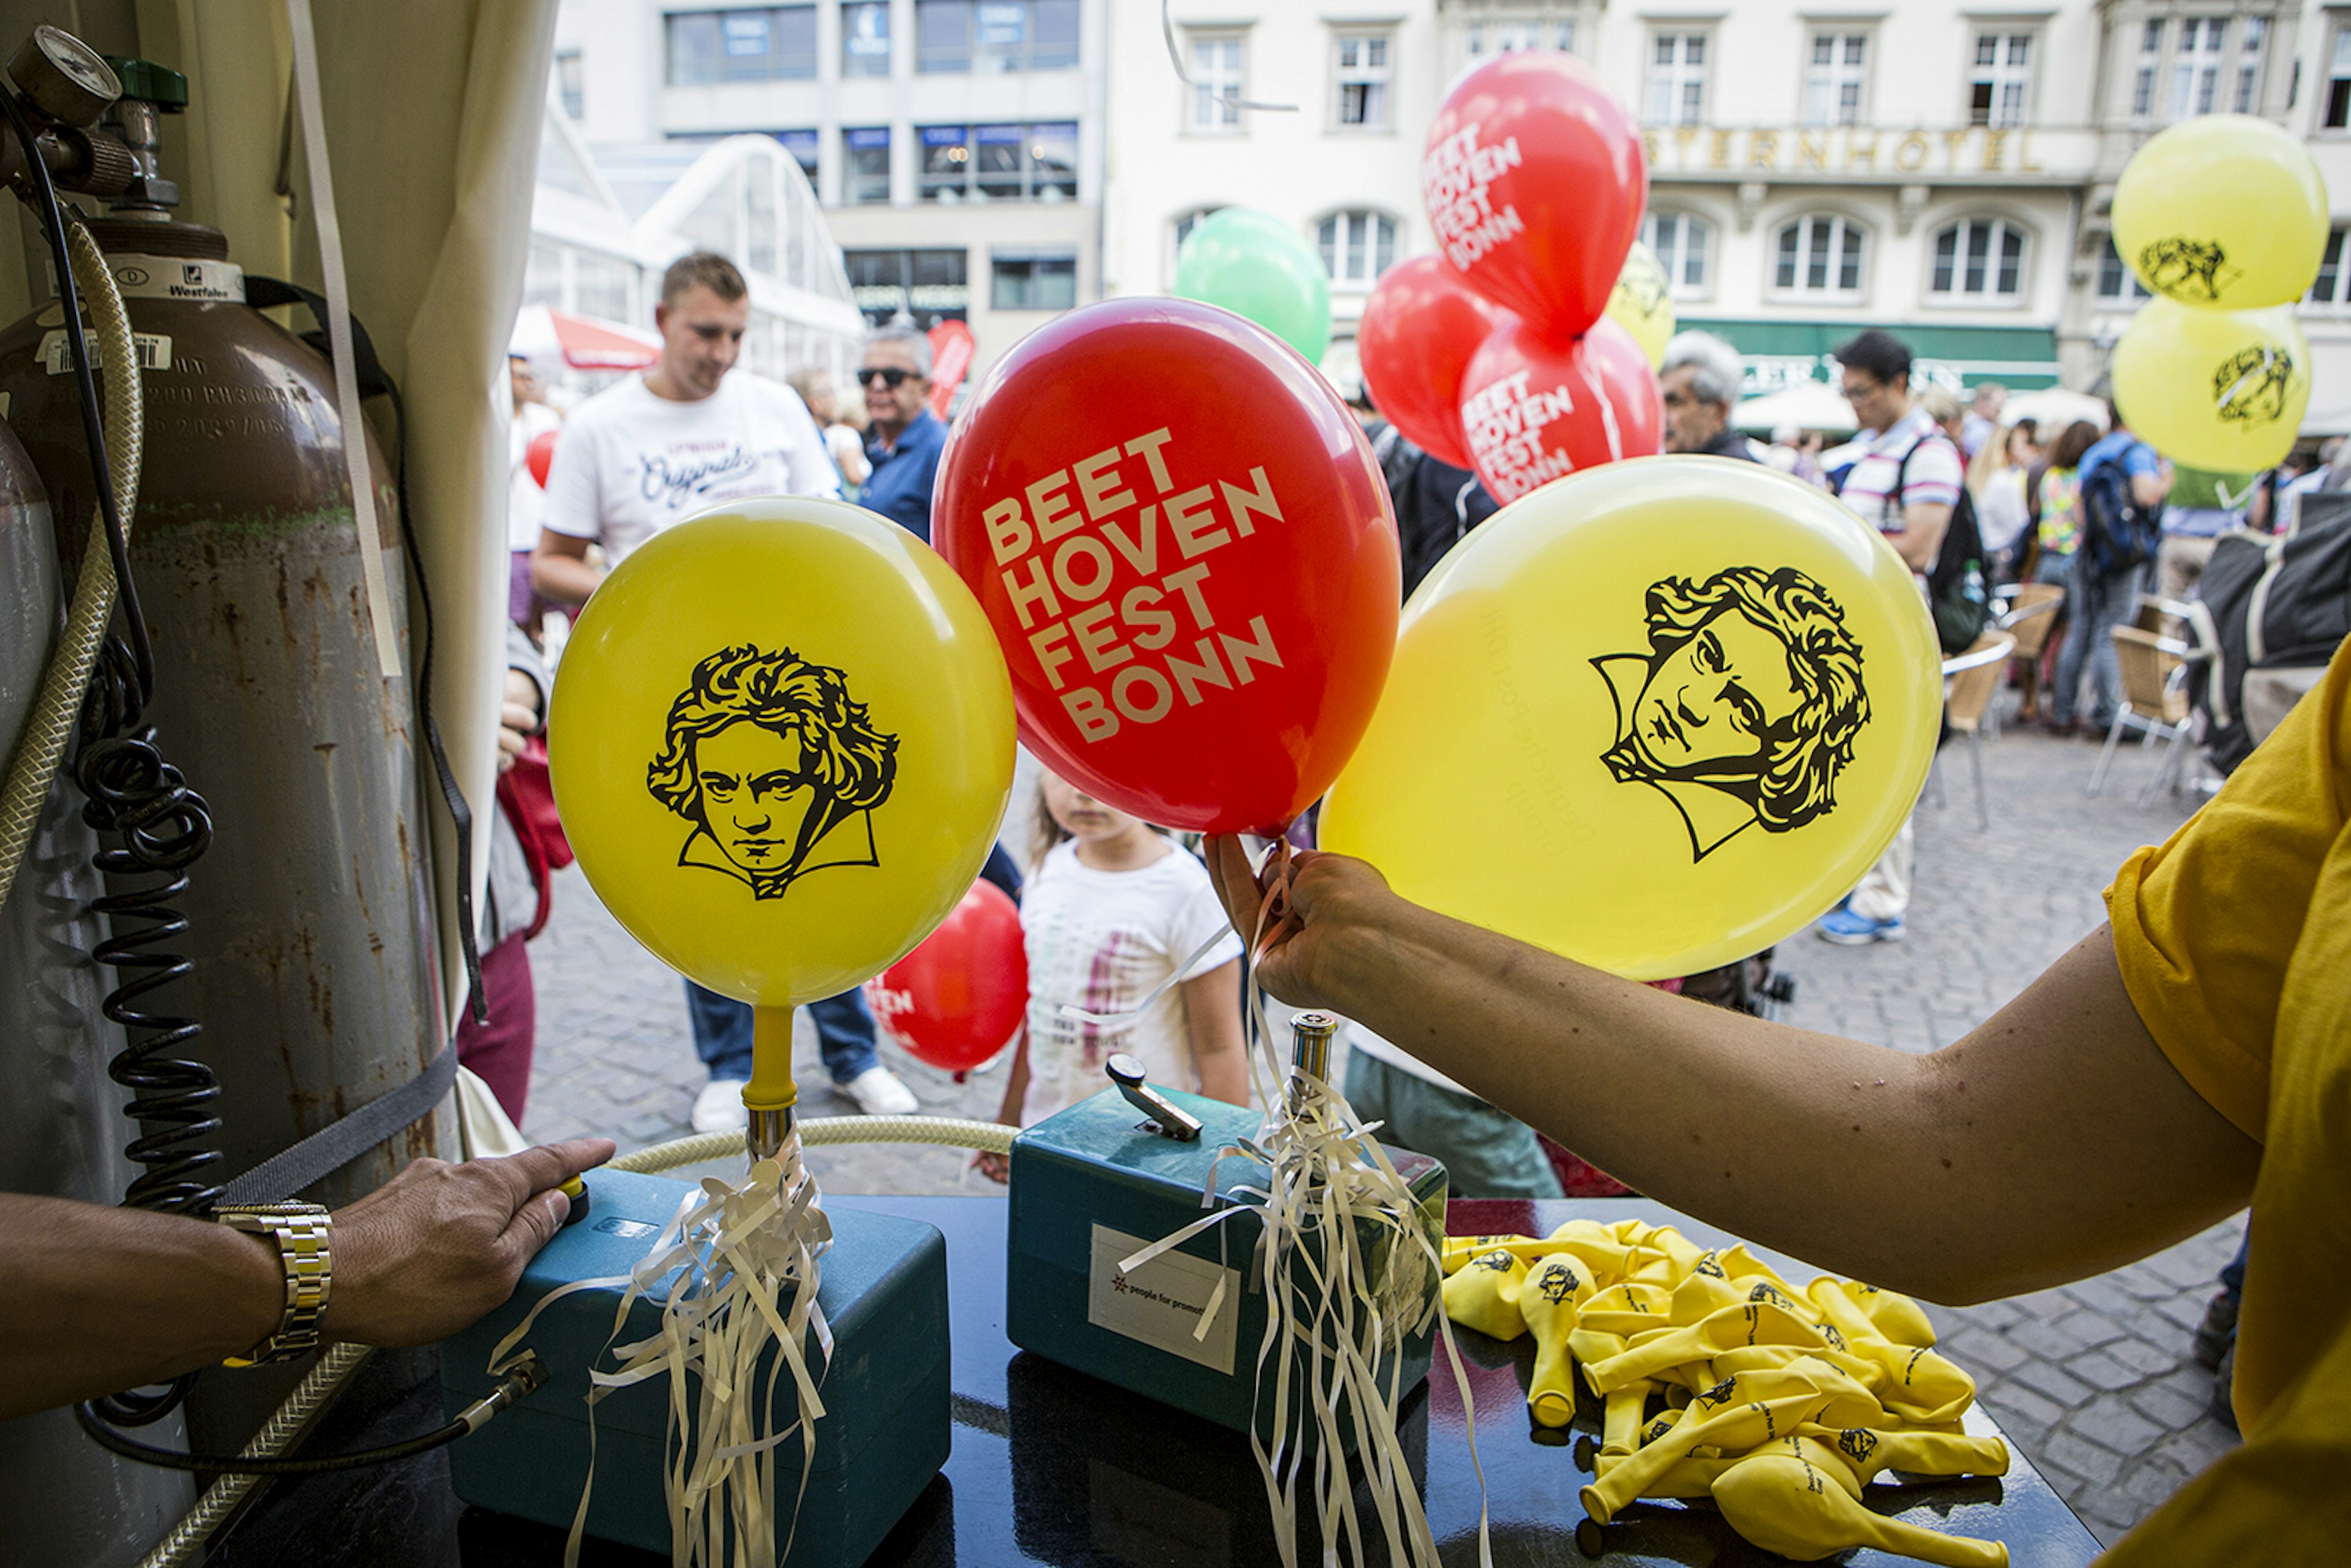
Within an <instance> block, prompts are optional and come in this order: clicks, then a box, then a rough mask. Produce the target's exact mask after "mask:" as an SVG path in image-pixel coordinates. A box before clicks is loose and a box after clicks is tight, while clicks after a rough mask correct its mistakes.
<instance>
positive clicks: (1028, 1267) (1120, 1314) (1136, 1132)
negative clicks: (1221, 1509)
mask: <svg viewBox="0 0 2351 1568" xmlns="http://www.w3.org/2000/svg"><path fill="white" fill-rule="evenodd" d="M1159 1092H1161V1093H1163V1094H1165V1095H1166V1096H1167V1097H1168V1098H1169V1099H1170V1100H1172V1101H1174V1102H1175V1103H1176V1104H1177V1105H1179V1106H1181V1107H1182V1108H1183V1109H1185V1110H1186V1111H1188V1112H1190V1113H1192V1114H1193V1115H1195V1116H1197V1117H1198V1118H1199V1119H1200V1120H1201V1122H1202V1123H1203V1124H1204V1126H1203V1129H1202V1131H1201V1134H1200V1137H1199V1140H1198V1141H1197V1142H1196V1143H1188V1144H1185V1143H1177V1142H1175V1141H1174V1140H1172V1139H1169V1138H1164V1137H1161V1136H1159V1135H1158V1134H1155V1133H1153V1132H1151V1131H1149V1130H1148V1129H1147V1127H1146V1126H1145V1124H1144V1123H1143V1121H1142V1118H1141V1115H1140V1113H1138V1112H1137V1111H1136V1110H1135V1108H1134V1106H1133V1105H1132V1104H1130V1103H1127V1101H1126V1100H1125V1099H1124V1098H1123V1096H1121V1095H1120V1094H1118V1093H1117V1092H1114V1091H1113V1092H1104V1093H1101V1094H1097V1095H1095V1096H1094V1097H1093V1098H1092V1099H1090V1100H1086V1101H1082V1102H1081V1103H1078V1104H1075V1105H1072V1106H1071V1107H1070V1108H1069V1109H1068V1110H1066V1111H1063V1112H1061V1113H1059V1114H1058V1115H1054V1116H1050V1117H1048V1118H1047V1119H1045V1120H1044V1121H1042V1122H1040V1123H1038V1124H1037V1125H1035V1126H1034V1127H1031V1128H1029V1130H1028V1131H1026V1132H1024V1133H1022V1134H1020V1135H1019V1137H1018V1138H1016V1139H1015V1140H1013V1144H1012V1186H1011V1213H1010V1216H1009V1228H1010V1237H1009V1255H1008V1259H1007V1262H1006V1302H1005V1333H1006V1334H1007V1336H1008V1337H1009V1338H1010V1339H1011V1341H1012V1343H1015V1344H1017V1345H1019V1346H1020V1347H1021V1348H1022V1349H1023V1350H1031V1351H1034V1352H1036V1353H1037V1354H1039V1355H1042V1356H1048V1357H1050V1358H1051V1359H1052V1360H1054V1361H1058V1362H1060V1363H1061V1364H1062V1365H1064V1366H1071V1367H1075V1368H1076V1369H1077V1370H1079V1371H1081V1372H1085V1373H1091V1374H1092V1375H1094V1376H1096V1377H1099V1378H1102V1379H1103V1380H1104V1381H1106V1382H1110V1383H1114V1384H1116V1385H1119V1386H1120V1387H1122V1388H1128V1389H1132V1390H1134V1392H1135V1393H1137V1394H1143V1395H1147V1396H1150V1397H1152V1398H1154V1399H1157V1400H1161V1401H1163V1402H1165V1403H1166V1404H1169V1405H1172V1406H1175V1407H1176V1408H1177V1409H1180V1410H1188V1411H1190V1412H1192V1413H1193V1414H1194V1415H1196V1416H1203V1417H1205V1418H1207V1419H1208V1420H1210V1421H1214V1422H1217V1423H1218V1424H1219V1425H1221V1426H1225V1427H1232V1428H1233V1429H1235V1430H1236V1431H1247V1430H1249V1427H1250V1426H1251V1424H1252V1423H1253V1422H1254V1423H1255V1424H1256V1426H1257V1427H1258V1429H1259V1433H1260V1435H1264V1436H1269V1437H1270V1433H1271V1427H1272V1420H1271V1405H1272V1388H1271V1385H1272V1382H1273V1379H1272V1378H1271V1376H1270V1375H1269V1376H1268V1377H1267V1379H1266V1384H1267V1387H1266V1389H1265V1390H1264V1391H1263V1397H1260V1396H1259V1389H1258V1386H1257V1384H1258V1378H1257V1354H1258V1347H1259V1343H1260V1341H1261V1340H1262V1339H1263V1336H1264V1333H1265V1297H1264V1294H1263V1293H1262V1291H1261V1289H1260V1288H1259V1280H1258V1276H1257V1274H1256V1272H1255V1270H1253V1269H1252V1267H1251V1261H1252V1259H1253V1257H1254V1255H1255V1249H1256V1247H1257V1243H1258V1238H1259V1235H1260V1234H1261V1233H1262V1230H1263V1222H1262V1220H1261V1219H1259V1217H1258V1216H1257V1215H1256V1214H1255V1213H1249V1214H1244V1215H1238V1216H1236V1217H1235V1218H1231V1219H1228V1220H1226V1221H1225V1222H1223V1223H1222V1224H1220V1225H1217V1226H1212V1227H1211V1228H1208V1229H1207V1231H1205V1232H1203V1233H1202V1234H1200V1235H1198V1236H1196V1237H1194V1238H1193V1239H1190V1240H1189V1241H1186V1243H1184V1245H1183V1246H1182V1247H1180V1248H1178V1249H1175V1251H1174V1252H1171V1253H1168V1254H1165V1255H1163V1256H1162V1257H1161V1258H1159V1259H1156V1260H1153V1261H1152V1262H1150V1263H1147V1264H1145V1265H1144V1267H1143V1268H1141V1269H1139V1270H1136V1271H1135V1274H1134V1278H1132V1279H1129V1278H1127V1277H1126V1276H1125V1275H1124V1274H1123V1273H1122V1272H1121V1271H1120V1270H1119V1268H1118V1264H1119V1262H1120V1260H1123V1259H1125V1258H1128V1257H1132V1256H1133V1255H1134V1253H1135V1252H1137V1251H1140V1250H1141V1249H1143V1248H1144V1247H1145V1246H1146V1245H1148V1244H1149V1243H1151V1242H1154V1241H1157V1240H1159V1239H1162V1238H1163V1237H1165V1236H1169V1235H1172V1234H1173V1233H1174V1232H1175V1231H1176V1230H1179V1229H1181V1228H1183V1227H1185V1226H1186V1225H1189V1224H1191V1223H1193V1222H1194V1221H1195V1220H1197V1219H1198V1218H1200V1217H1201V1215H1202V1213H1203V1212H1204V1210H1203V1207H1202V1205H1201V1197H1202V1195H1203V1193H1204V1191H1205V1190H1206V1188H1207V1183H1208V1181H1209V1176H1210V1169H1211V1167H1212V1166H1213V1167H1214V1170H1215V1180H1216V1188H1217V1193H1216V1202H1217V1203H1218V1204H1220V1205H1239V1206H1242V1207H1248V1208H1251V1209H1254V1208H1256V1207H1258V1206H1259V1203H1260V1201H1261V1200H1260V1199H1259V1198H1258V1197H1255V1196H1253V1195H1249V1194H1245V1193H1240V1192H1238V1191H1237V1190H1236V1189H1237V1188H1238V1187H1240V1186H1249V1185H1255V1184H1260V1183H1262V1182H1263V1180H1264V1179H1265V1167H1264V1166H1261V1165H1259V1164H1258V1163H1256V1162H1255V1161H1254V1160H1249V1159H1245V1158H1241V1157H1239V1156H1230V1157H1228V1158H1226V1159H1224V1160H1223V1161H1221V1162H1219V1161H1218V1160H1217V1153H1218V1151H1219V1150H1222V1149H1224V1148H1226V1147H1228V1146H1229V1145H1234V1144H1236V1143H1238V1141H1239V1140H1240V1139H1242V1138H1245V1137H1246V1138H1254V1137H1256V1136H1257V1135H1258V1133H1259V1129H1260V1126H1261V1121H1262V1119H1261V1118H1260V1117H1259V1114H1258V1113H1256V1112H1254V1111H1249V1110H1244V1109H1242V1108H1240V1107H1239V1106H1236V1105H1228V1104H1226V1103H1224V1102H1222V1101H1220V1100H1207V1099H1203V1098H1201V1097H1200V1096H1198V1095H1196V1094H1186V1093H1182V1092H1175V1091H1172V1090H1168V1089H1165V1088H1162V1089H1161V1090H1160V1091H1159ZM1389 1157H1390V1158H1391V1159H1392V1160H1393V1161H1394V1162H1395V1167H1396V1173H1397V1174H1398V1175H1399V1176H1403V1177H1404V1178H1405V1181H1406V1182H1408V1183H1409V1184H1411V1186H1412V1190H1413V1195H1414V1196H1415V1197H1416V1198H1418V1199H1419V1200H1420V1204H1421V1218H1422V1224H1423V1227H1424V1230H1425V1234H1426V1236H1427V1237H1428V1238H1429V1239H1430V1240H1431V1242H1432V1244H1436V1243H1437V1239H1439V1238H1441V1237H1442V1236H1443V1234H1444V1226H1445V1197H1446V1177H1445V1167H1444V1166H1441V1165H1438V1164H1437V1162H1436V1161H1434V1160H1431V1159H1428V1158H1426V1157H1425V1156H1423V1155H1415V1154H1407V1153H1405V1152H1403V1151H1400V1150H1391V1151H1389ZM1365 1234H1366V1238H1367V1241H1371V1242H1372V1243H1373V1245H1374V1257H1373V1263H1374V1269H1378V1268H1380V1267H1381V1266H1382V1265H1383V1264H1384V1260H1385V1257H1386V1251H1385V1249H1386V1248H1387V1247H1388V1246H1389V1245H1391V1244H1392V1239H1393V1233H1385V1235H1384V1236H1380V1237H1377V1238H1374V1233H1373V1231H1372V1229H1371V1228H1366V1232H1365ZM1220 1280H1221V1281H1222V1282H1223V1284H1224V1287H1225V1299H1224V1301H1223V1302H1222V1303H1221V1304H1220V1305H1219V1306H1218V1308H1217V1312H1216V1313H1215V1315H1214V1317H1213V1318H1211V1319H1210V1320H1209V1330H1208V1332H1207V1333H1206V1334H1205V1335H1200V1334H1197V1333H1196V1332H1195V1331H1196V1330H1197V1328H1198V1326H1199V1323H1200V1321H1201V1319H1202V1317H1203V1316H1204V1315H1205V1313H1206V1310H1207V1302H1208V1301H1209V1300H1210V1298H1211V1297H1212V1296H1213V1295H1214V1293H1215V1291H1216V1288H1217V1283H1218V1281H1220ZM1437 1284H1438V1278H1437V1266H1436V1264H1435V1263H1433V1262H1431V1263H1428V1264H1427V1265H1426V1268H1425V1269H1423V1270H1422V1271H1421V1275H1420V1281H1419V1293H1418V1296H1417V1298H1416V1299H1417V1301H1418V1302H1419V1303H1420V1304H1421V1305H1424V1306H1425V1305H1426V1302H1427V1301H1429V1300H1430V1299H1431V1298H1433V1297H1434V1296H1435V1295H1436V1294H1437ZM1397 1305H1398V1306H1399V1307H1401V1306H1403V1305H1404V1303H1397ZM1413 1315H1414V1316H1417V1315H1418V1314H1417V1312H1415V1313H1414V1314H1413ZM1407 1321H1409V1320H1407ZM1434 1332H1435V1327H1434V1324H1433V1323H1432V1324H1431V1325H1430V1327H1428V1328H1426V1329H1424V1330H1423V1331H1422V1332H1420V1333H1416V1334H1413V1335H1411V1336H1410V1337H1408V1338H1407V1339H1406V1340H1405V1343H1404V1345H1403V1347H1402V1351H1401V1354H1402V1356H1403V1360H1404V1366H1403V1375H1402V1380H1401V1382H1400V1383H1399V1384H1398V1385H1397V1386H1398V1390H1399V1393H1400V1394H1401V1393H1408V1392H1410V1391H1411V1390H1412V1389H1414V1388H1416V1387H1417V1386H1418V1385H1420V1383H1421V1382H1422V1380H1423V1379H1425V1378H1426V1376H1427V1375H1428V1361H1429V1339H1430V1336H1431V1335H1432V1334H1433V1333H1434ZM1395 1354H1397V1353H1395V1352H1391V1353H1390V1354H1389V1356H1387V1357H1384V1358H1383V1359H1382V1361H1381V1362H1380V1364H1379V1369H1380V1375H1381V1377H1382V1379H1383V1381H1384V1380H1385V1379H1386V1377H1387V1376H1388V1375H1389V1371H1390V1364H1391V1362H1392V1360H1393V1357H1394V1356H1395ZM1268 1370H1269V1373H1270V1371H1271V1368H1270V1366H1269V1368H1268ZM1345 1437H1346V1447H1347V1448H1350V1449H1352V1448H1353V1447H1354V1442H1353V1430H1352V1427H1349V1428H1348V1429H1347V1430H1346V1432H1345Z"/></svg>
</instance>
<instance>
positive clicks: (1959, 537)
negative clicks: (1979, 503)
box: [1894, 435, 1991, 659]
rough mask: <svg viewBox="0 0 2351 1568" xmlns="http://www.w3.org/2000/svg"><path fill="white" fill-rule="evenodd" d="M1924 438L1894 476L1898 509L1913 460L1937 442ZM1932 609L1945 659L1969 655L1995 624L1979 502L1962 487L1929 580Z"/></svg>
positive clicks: (1928, 604) (1928, 576)
mask: <svg viewBox="0 0 2351 1568" xmlns="http://www.w3.org/2000/svg"><path fill="white" fill-rule="evenodd" d="M1932 439H1933V437H1932V436H1928V435H1922V436H1920V437H1919V438H1918V439H1917V440H1916V441H1914V442H1912V443H1911V444H1910V451H1909V452H1906V453H1904V454H1903V455H1902V461H1901V463H1900V464H1899V465H1897V466H1896V468H1895V470H1894V504H1895V505H1896V506H1897V507H1898V506H1900V505H1901V504H1902V492H1903V490H1904V488H1905V487H1906V486H1907V485H1908V484H1909V480H1910V457H1911V454H1912V453H1915V452H1917V450H1918V448H1919V447H1921V446H1923V445H1925V444H1927V443H1928V441H1930V440H1932ZM1927 608H1928V610H1929V611H1931V612H1933V613H1934V617H1935V637H1936V640H1937V641H1938V642H1939V643H1941V644H1942V645H1943V656H1944V657H1945V658H1947V659H1948V658H1951V657H1953V656H1955V655H1957V654H1960V653H1966V652H1967V651H1968V650H1969V649H1970V648H1972V647H1974V646H1975V644H1976V639H1977V638H1979V637H1980V636H1982V635H1983V631H1984V628H1985V627H1987V626H1989V625H1991V580H1990V578H1989V576H1988V575H1987V574H1986V572H1985V570H1984V543H1983V530H1982V529H1981V528H1979V527H1978V526H1977V524H1976V498H1975V497H1973V496H1970V494H1968V487H1967V486H1966V485H1965V484H1964V483H1962V484H1961V485H1960V486H1959V499H1958V500H1957V501H1955V502H1953V503H1952V504H1951V520H1950V521H1949V523H1948V524H1946V525H1945V526H1944V528H1943V542H1942V544H1941V545H1940V546H1939V547H1938V549H1936V551H1935V567H1934V570H1932V571H1929V572H1928V574H1927Z"/></svg>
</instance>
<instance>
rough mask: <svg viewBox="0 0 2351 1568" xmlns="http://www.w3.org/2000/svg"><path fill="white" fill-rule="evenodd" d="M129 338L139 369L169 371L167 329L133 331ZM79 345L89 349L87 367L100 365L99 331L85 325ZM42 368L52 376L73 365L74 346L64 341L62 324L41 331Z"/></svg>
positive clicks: (169, 348)
mask: <svg viewBox="0 0 2351 1568" xmlns="http://www.w3.org/2000/svg"><path fill="white" fill-rule="evenodd" d="M131 342H132V344H133V346H134V347H135V348H136V350H137V351H138V354H139V368H140V369H141V370H142V371H168V370H170V369H171V368H172V339H171V335H170V334H169V333H166V332H133V333H131ZM82 345H83V347H84V348H86V349H88V350H89V365H90V369H92V370H96V369H98V368H99V359H100V355H99V348H98V334H97V333H96V332H93V331H90V330H89V329H84V330H83V332H82ZM39 353H40V361H41V368H42V369H43V370H45V371H48V372H49V374H51V375H53V376H61V375H64V374H66V373H67V372H68V371H71V370H72V369H73V349H72V347H71V345H69V344H68V343H67V341H66V335H65V331H64V329H62V328H60V329H57V330H56V331H53V332H45V333H43V334H42V335H41V347H40V350H39Z"/></svg>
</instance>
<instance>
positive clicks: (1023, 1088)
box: [971, 1023, 1029, 1181]
mask: <svg viewBox="0 0 2351 1568" xmlns="http://www.w3.org/2000/svg"><path fill="white" fill-rule="evenodd" d="M1028 1101H1029V1026H1028V1025H1027V1024H1026V1023H1023V1024H1022V1025H1021V1026H1020V1043H1019V1044H1018V1045H1016V1046H1014V1047H1013V1048H1012V1065H1011V1067H1010V1068H1009V1069H1008V1070H1007V1071H1006V1072H1005V1074H1004V1102H1003V1103H1002V1104H1000V1105H998V1107H997V1108H996V1119H997V1120H998V1121H999V1122H1001V1123H1003V1124H1005V1125H1006V1126H1008V1127H1017V1126H1019V1124H1020V1108H1021V1106H1023V1105H1025V1104H1027V1103H1028ZM971 1163H972V1164H973V1165H976V1166H978V1167H979V1171H980V1174H981V1175H982V1176H986V1177H987V1178H988V1179H989V1180H990V1181H1010V1180H1011V1179H1012V1161H1011V1160H1010V1159H1009V1158H1008V1157H1007V1156H1006V1155H992V1154H988V1153H987V1152H985V1151H983V1152H981V1153H979V1154H977V1155H973V1156H972V1161H971Z"/></svg>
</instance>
